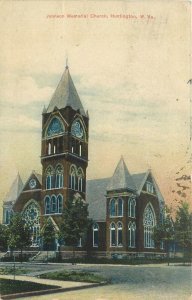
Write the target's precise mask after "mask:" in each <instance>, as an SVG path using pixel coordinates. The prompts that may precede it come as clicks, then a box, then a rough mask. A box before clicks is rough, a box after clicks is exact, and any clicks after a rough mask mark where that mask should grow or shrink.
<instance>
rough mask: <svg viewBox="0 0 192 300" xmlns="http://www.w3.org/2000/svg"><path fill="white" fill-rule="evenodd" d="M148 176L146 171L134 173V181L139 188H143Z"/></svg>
mask: <svg viewBox="0 0 192 300" xmlns="http://www.w3.org/2000/svg"><path fill="white" fill-rule="evenodd" d="M145 177H146V172H145V173H139V174H132V178H133V181H134V183H135V185H136V187H137V190H140V189H142V187H143V184H144V180H145Z"/></svg>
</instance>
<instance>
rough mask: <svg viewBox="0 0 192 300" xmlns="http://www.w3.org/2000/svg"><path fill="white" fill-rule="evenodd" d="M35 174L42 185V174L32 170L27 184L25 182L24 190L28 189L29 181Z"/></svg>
mask: <svg viewBox="0 0 192 300" xmlns="http://www.w3.org/2000/svg"><path fill="white" fill-rule="evenodd" d="M34 176H35V177H36V178H37V180H38V181H39V184H40V186H41V184H42V175H41V174H39V173H37V172H36V171H35V170H32V172H31V174H30V176H29V177H28V179H27V180H26V182H25V184H24V186H23V189H22V191H24V190H25V189H26V187H27V189H28V184H29V181H30V179H31V178H33V177H34Z"/></svg>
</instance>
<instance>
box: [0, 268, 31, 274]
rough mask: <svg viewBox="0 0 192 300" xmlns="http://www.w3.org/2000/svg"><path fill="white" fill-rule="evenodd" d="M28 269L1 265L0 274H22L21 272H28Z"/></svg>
mask: <svg viewBox="0 0 192 300" xmlns="http://www.w3.org/2000/svg"><path fill="white" fill-rule="evenodd" d="M29 272H30V270H28V269H25V268H21V267H19V268H18V267H17V266H16V268H15V269H14V267H1V268H0V275H13V274H14V273H15V275H23V274H27V273H29Z"/></svg>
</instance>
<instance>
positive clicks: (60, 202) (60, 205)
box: [57, 195, 63, 214]
mask: <svg viewBox="0 0 192 300" xmlns="http://www.w3.org/2000/svg"><path fill="white" fill-rule="evenodd" d="M62 209H63V197H62V196H61V195H58V196H57V212H58V214H61V213H62Z"/></svg>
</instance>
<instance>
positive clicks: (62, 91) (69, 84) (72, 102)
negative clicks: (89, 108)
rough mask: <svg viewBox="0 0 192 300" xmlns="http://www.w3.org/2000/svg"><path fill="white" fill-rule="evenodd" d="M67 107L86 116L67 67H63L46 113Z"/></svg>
mask: <svg viewBox="0 0 192 300" xmlns="http://www.w3.org/2000/svg"><path fill="white" fill-rule="evenodd" d="M67 106H70V107H71V108H73V109H74V110H79V111H80V113H81V114H82V115H84V116H86V113H85V111H84V108H83V105H82V103H81V100H80V98H79V95H78V93H77V90H76V88H75V85H74V83H73V80H72V78H71V75H70V72H69V67H68V66H66V67H65V71H64V73H63V75H62V77H61V80H60V82H59V84H58V86H57V88H56V90H55V92H54V94H53V96H52V98H51V101H50V103H49V106H48V108H47V113H50V112H52V111H53V110H54V108H55V107H57V108H58V109H61V108H65V107H67Z"/></svg>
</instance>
